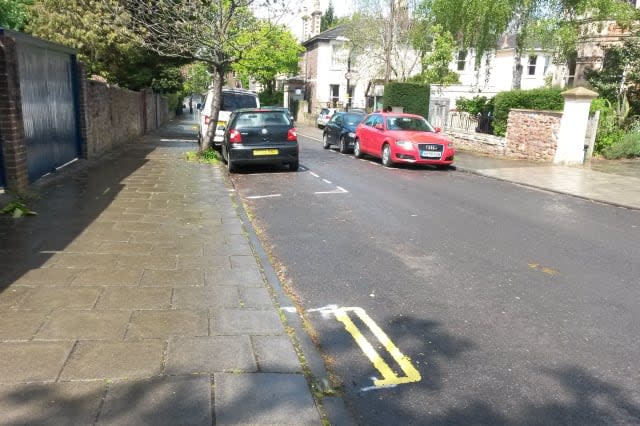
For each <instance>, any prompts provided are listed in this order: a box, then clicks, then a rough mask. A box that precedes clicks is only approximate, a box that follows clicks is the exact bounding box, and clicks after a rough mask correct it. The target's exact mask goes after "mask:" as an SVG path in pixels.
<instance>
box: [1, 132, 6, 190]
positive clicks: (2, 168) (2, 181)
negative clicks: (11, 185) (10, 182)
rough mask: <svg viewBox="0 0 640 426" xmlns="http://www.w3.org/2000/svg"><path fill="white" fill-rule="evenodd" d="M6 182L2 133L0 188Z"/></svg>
mask: <svg viewBox="0 0 640 426" xmlns="http://www.w3.org/2000/svg"><path fill="white" fill-rule="evenodd" d="M6 184H7V183H6V182H5V177H4V158H2V135H0V188H2V187H4V186H5V185H6Z"/></svg>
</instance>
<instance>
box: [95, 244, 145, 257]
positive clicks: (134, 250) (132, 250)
mask: <svg viewBox="0 0 640 426" xmlns="http://www.w3.org/2000/svg"><path fill="white" fill-rule="evenodd" d="M152 249H153V244H151V243H132V242H126V243H123V242H113V241H106V242H104V243H102V244H100V247H98V248H97V252H98V253H115V254H151V250H152Z"/></svg>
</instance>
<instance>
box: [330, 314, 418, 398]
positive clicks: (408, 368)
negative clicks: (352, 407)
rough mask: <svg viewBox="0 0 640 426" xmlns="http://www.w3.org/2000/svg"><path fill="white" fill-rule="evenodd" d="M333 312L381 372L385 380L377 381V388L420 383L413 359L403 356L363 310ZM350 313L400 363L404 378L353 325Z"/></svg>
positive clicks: (374, 382) (375, 383)
mask: <svg viewBox="0 0 640 426" xmlns="http://www.w3.org/2000/svg"><path fill="white" fill-rule="evenodd" d="M331 312H332V313H333V314H334V315H335V316H336V319H337V320H338V321H340V322H341V323H342V324H344V328H345V329H346V330H347V331H348V332H349V333H350V334H351V336H353V339H354V340H355V341H356V343H357V344H358V346H360V349H362V352H364V354H365V355H366V356H367V358H369V360H370V361H371V362H372V363H373V366H374V367H375V368H376V370H378V371H379V372H380V375H382V377H383V379H376V380H374V381H373V384H374V385H375V386H376V387H388V386H395V385H400V384H403V383H412V382H419V381H420V380H421V379H422V377H420V373H419V372H418V370H417V369H416V368H415V367H414V366H413V364H411V359H410V358H409V357H408V356H406V355H403V354H402V352H400V349H398V348H397V346H396V345H394V344H393V342H392V341H391V339H389V337H388V336H387V335H386V334H385V332H384V331H382V329H381V328H380V327H378V324H376V323H375V322H374V321H373V320H372V319H371V317H370V316H369V315H367V313H366V312H365V311H364V309H362V308H334V309H332V310H331ZM349 312H353V313H354V314H355V315H357V316H358V318H360V320H361V321H362V322H363V323H364V324H365V325H366V326H367V327H368V328H369V330H370V331H371V333H373V335H374V336H375V337H376V338H377V339H378V341H379V342H380V343H381V344H382V345H383V346H384V348H385V349H386V350H387V352H388V353H389V355H391V357H392V358H393V359H394V360H395V361H396V362H397V363H398V365H399V366H400V369H401V370H402V372H403V373H404V374H405V375H404V376H398V375H397V374H396V373H394V372H393V370H392V369H391V367H389V365H388V364H387V363H386V362H385V360H384V359H383V358H382V357H381V356H380V354H378V352H377V351H376V350H375V349H374V347H373V346H372V345H371V343H369V341H368V340H367V338H366V337H364V336H363V335H362V333H361V332H360V330H359V329H358V327H356V325H355V324H354V323H353V321H352V320H351V318H350V317H349Z"/></svg>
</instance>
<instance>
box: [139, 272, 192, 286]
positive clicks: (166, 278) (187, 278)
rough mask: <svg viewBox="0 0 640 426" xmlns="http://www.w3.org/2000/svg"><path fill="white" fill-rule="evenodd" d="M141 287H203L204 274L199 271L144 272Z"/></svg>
mask: <svg viewBox="0 0 640 426" xmlns="http://www.w3.org/2000/svg"><path fill="white" fill-rule="evenodd" d="M140 285H141V286H148V287H198V286H200V287H201V286H203V285H204V272H203V271H201V270H199V269H176V270H167V271H164V270H155V269H147V270H145V271H144V274H143V276H142V280H141V281H140Z"/></svg>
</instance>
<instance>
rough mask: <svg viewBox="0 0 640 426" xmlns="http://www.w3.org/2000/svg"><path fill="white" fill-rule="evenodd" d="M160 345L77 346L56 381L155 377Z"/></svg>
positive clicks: (148, 342)
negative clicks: (58, 379)
mask: <svg viewBox="0 0 640 426" xmlns="http://www.w3.org/2000/svg"><path fill="white" fill-rule="evenodd" d="M163 349H164V342H163V341H162V340H152V339H146V340H142V341H128V342H97V341H84V342H82V341H81V342H78V344H77V345H76V347H75V348H74V350H73V352H72V353H71V356H70V357H69V360H68V361H67V363H66V365H65V366H64V369H63V370H62V374H60V380H97V379H132V378H142V377H150V376H154V375H158V374H160V373H161V370H162V358H163Z"/></svg>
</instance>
